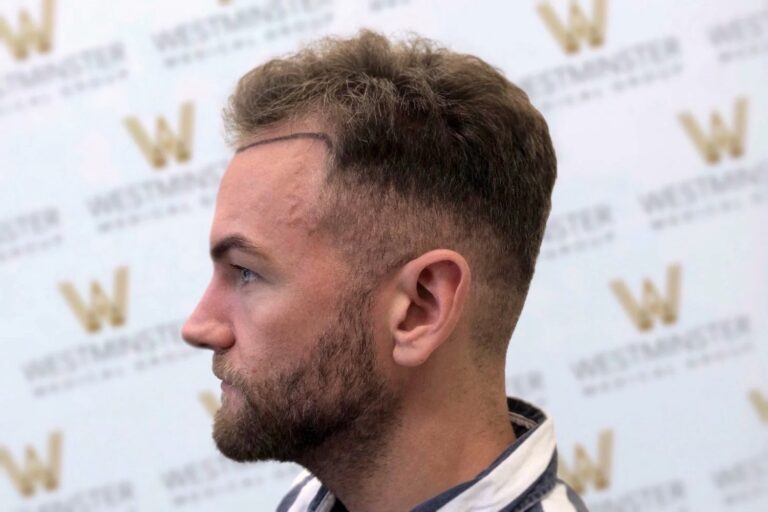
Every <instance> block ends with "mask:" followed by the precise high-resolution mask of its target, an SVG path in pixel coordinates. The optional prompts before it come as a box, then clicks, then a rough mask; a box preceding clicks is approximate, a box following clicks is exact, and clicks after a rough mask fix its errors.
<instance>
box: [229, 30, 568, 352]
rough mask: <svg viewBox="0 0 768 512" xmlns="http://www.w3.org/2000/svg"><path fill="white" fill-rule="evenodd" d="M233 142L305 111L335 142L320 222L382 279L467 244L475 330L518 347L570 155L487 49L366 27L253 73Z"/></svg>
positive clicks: (494, 342) (479, 336)
mask: <svg viewBox="0 0 768 512" xmlns="http://www.w3.org/2000/svg"><path fill="white" fill-rule="evenodd" d="M224 119H225V124H226V126H227V131H228V134H229V138H230V141H235V142H238V141H243V140H245V139H246V138H247V137H249V136H252V135H254V134H256V133H257V132H258V131H260V130H262V129H264V128H268V127H271V126H275V125H279V124H280V123H283V122H289V121H292V120H297V119H319V120H320V122H321V123H322V124H323V126H324V128H327V129H328V131H329V132H330V133H329V136H330V138H331V140H332V144H331V145H332V148H331V150H330V158H329V164H328V173H327V176H326V187H325V188H326V190H328V191H330V192H329V193H328V195H327V198H326V199H324V200H323V201H322V202H323V207H322V213H321V214H320V218H321V219H322V220H321V221H320V223H319V226H320V227H319V229H320V230H321V231H322V232H323V233H325V234H327V235H328V236H329V237H331V239H332V240H333V244H334V245H335V246H336V247H337V248H338V249H339V250H340V251H341V252H342V254H343V255H344V257H345V259H347V260H348V261H349V262H350V263H351V264H352V265H353V268H354V269H355V271H356V273H358V274H359V275H360V276H364V278H365V279H368V280H370V281H371V282H374V283H376V282H378V281H379V280H380V279H382V278H383V277H384V276H385V275H386V274H388V273H389V272H391V271H392V270H394V269H397V268H399V267H400V266H402V265H403V264H405V263H406V262H408V261H409V260H410V259H412V258H414V257H417V256H419V255H420V254H423V253H424V252H426V251H428V250H431V249H435V248H449V249H453V250H456V251H457V252H459V253H461V254H462V255H463V256H464V257H465V258H466V259H467V261H468V263H469V265H470V268H471V270H472V276H473V287H475V289H476V299H475V306H474V307H473V308H474V309H473V311H474V312H473V314H472V316H473V337H474V338H476V340H477V344H478V346H479V347H482V348H485V349H489V350H491V351H492V352H493V353H498V352H499V351H500V350H501V352H502V353H504V352H505V351H506V347H507V343H508V341H509V338H510V336H511V334H512V331H513V330H514V327H515V325H516V323H517V318H518V317H519V314H520V311H521V309H522V305H523V302H524V300H525V296H526V294H527V292H528V288H529V285H530V281H531V279H532V277H533V273H534V268H535V263H536V258H537V256H538V253H539V248H540V246H541V241H542V238H543V233H544V228H545V224H546V220H547V217H548V215H549V211H550V197H551V193H552V188H553V186H554V182H555V177H556V167H557V165H556V158H555V152H554V149H553V147H552V142H551V140H550V137H549V131H548V128H547V124H546V122H545V121H544V118H543V117H542V116H541V114H540V113H539V112H538V111H537V110H536V109H535V108H534V107H533V106H532V105H531V103H530V101H529V100H528V96H527V95H526V94H525V93H524V92H523V91H522V90H521V89H520V88H518V87H517V86H515V85H514V84H512V83H511V82H510V81H508V80H507V79H506V78H505V77H504V76H503V75H502V73H501V72H500V71H499V70H498V69H496V68H494V67H493V66H491V65H489V64H488V63H486V62H484V61H483V60H481V59H479V58H478V57H475V56H472V55H466V54H460V53H454V52H452V51H449V50H448V49H446V48H443V47H440V46H438V45H437V44H436V43H435V42H433V41H430V40H428V39H425V38H422V37H418V36H411V37H410V38H408V39H407V40H404V41H401V42H391V41H389V40H388V39H387V38H386V37H384V36H382V35H380V34H377V33H375V32H371V31H369V30H363V31H361V32H359V33H358V34H357V35H356V36H355V37H353V38H349V39H340V38H330V37H329V38H325V39H322V40H319V41H317V42H315V43H313V44H311V45H310V46H307V47H305V48H304V49H302V50H301V51H299V52H297V53H295V54H292V55H289V56H286V57H283V58H276V59H273V60H270V61H269V62H267V63H265V64H262V65H260V66H258V67H256V68H254V69H252V70H251V71H250V72H248V73H247V74H245V75H244V76H243V77H242V78H241V79H240V80H239V82H238V84H237V87H236V89H235V92H234V93H233V94H232V96H231V97H230V100H229V105H228V107H227V108H226V109H225V112H224Z"/></svg>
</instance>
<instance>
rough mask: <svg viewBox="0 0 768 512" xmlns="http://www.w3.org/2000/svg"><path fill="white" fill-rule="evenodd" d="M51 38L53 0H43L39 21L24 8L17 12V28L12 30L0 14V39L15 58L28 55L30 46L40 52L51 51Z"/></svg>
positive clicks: (21, 58) (20, 58)
mask: <svg viewBox="0 0 768 512" xmlns="http://www.w3.org/2000/svg"><path fill="white" fill-rule="evenodd" d="M52 39H53V0H43V13H42V15H41V16H40V22H39V23H38V22H36V21H35V20H33V19H32V16H30V15H29V13H28V12H27V11H26V10H22V11H21V12H20V13H19V24H18V29H17V30H15V31H14V30H13V29H12V28H11V25H10V24H9V23H8V21H7V20H6V19H5V18H4V17H2V16H0V40H3V41H5V44H7V45H8V49H9V50H10V51H11V55H13V57H14V58H15V59H16V60H24V59H26V58H27V57H28V56H29V50H30V48H32V49H35V50H37V51H38V52H40V53H47V52H49V51H51V46H52V44H51V41H52Z"/></svg>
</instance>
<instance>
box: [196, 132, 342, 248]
mask: <svg viewBox="0 0 768 512" xmlns="http://www.w3.org/2000/svg"><path fill="white" fill-rule="evenodd" d="M302 132H303V130H302ZM296 133H297V130H290V129H283V130H271V131H270V132H265V133H262V134H260V135H259V136H258V137H254V138H253V139H252V140H250V141H247V142H246V144H244V145H245V146H246V147H247V146H248V145H249V144H253V143H256V144H254V145H252V146H251V147H247V149H244V150H243V151H239V152H237V153H236V154H235V156H234V157H233V158H232V160H231V161H230V163H229V166H228V168H227V170H226V172H225V173H224V176H223V178H222V181H221V185H220V187H219V194H218V198H217V201H216V213H215V215H214V222H213V227H212V230H211V238H212V241H215V240H216V239H217V238H222V237H225V236H229V235H231V234H233V233H239V234H242V235H244V236H246V237H249V238H253V239H254V241H267V240H272V241H278V240H281V239H286V238H288V239H290V238H291V237H293V238H295V237H297V236H299V235H302V234H303V235H304V236H307V235H309V234H311V233H312V231H313V230H314V226H315V224H316V222H317V203H318V196H319V192H320V190H321V188H322V184H323V182H324V179H325V173H326V166H327V157H328V149H327V147H326V145H325V143H324V142H323V141H322V140H321V139H318V138H312V137H302V136H296V137H291V138H289V137H288V136H290V135H292V134H293V135H295V134H296Z"/></svg>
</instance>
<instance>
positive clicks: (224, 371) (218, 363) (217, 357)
mask: <svg viewBox="0 0 768 512" xmlns="http://www.w3.org/2000/svg"><path fill="white" fill-rule="evenodd" d="M212 371H213V374H214V375H215V376H216V377H217V378H218V379H219V380H222V381H224V382H226V383H227V384H230V385H232V386H238V385H240V383H241V381H242V379H241V378H240V375H238V374H237V373H236V372H235V371H234V370H233V369H232V367H231V366H230V365H229V363H228V362H227V361H226V360H225V359H224V356H223V355H221V354H213V369H212Z"/></svg>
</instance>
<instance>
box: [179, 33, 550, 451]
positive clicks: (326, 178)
mask: <svg viewBox="0 0 768 512" xmlns="http://www.w3.org/2000/svg"><path fill="white" fill-rule="evenodd" d="M226 114H227V115H226V119H227V121H228V127H229V130H230V135H231V140H232V142H233V143H234V145H235V147H236V148H237V152H236V154H235V156H234V158H233V159H232V162H231V163H230V166H229V168H228V169H227V172H226V173H225V176H224V178H223V180H222V184H221V188H220V190H219V196H218V199H217V206H216V214H215V216H214V222H213V227H212V230H211V244H212V251H211V252H212V256H213V258H214V262H215V264H214V275H213V278H212V280H211V283H210V285H209V287H208V289H207V290H206V293H205V295H204V296H203V298H202V299H201V301H200V304H199V305H198V307H197V309H196V310H195V312H194V313H193V314H192V316H191V317H190V319H189V320H188V322H187V324H186V325H185V327H184V337H185V339H187V340H188V341H189V342H190V343H193V344H195V345H199V346H206V347H209V348H212V349H213V350H214V351H215V354H214V371H215V372H216V374H217V375H218V376H219V377H220V378H222V379H223V380H224V381H225V382H226V383H228V385H225V392H224V399H223V404H222V410H221V411H219V413H218V414H217V418H216V425H215V430H214V437H215V439H216V441H217V444H218V445H219V447H220V449H221V450H222V452H223V453H225V454H226V455H228V456H230V457H232V458H235V459H239V460H256V459H266V458H277V459H279V460H301V459H302V457H306V456H307V454H308V453H310V452H311V451H312V450H313V449H314V448H317V447H321V446H323V444H325V443H329V442H332V441H333V440H334V438H336V439H338V438H342V437H343V438H344V439H345V440H346V441H352V442H346V443H345V446H346V447H348V449H353V448H354V446H355V442H357V443H358V444H360V445H361V444H362V443H363V441H364V440H370V441H373V440H377V439H378V440H379V441H381V437H383V436H385V435H386V433H387V431H388V430H389V429H390V428H391V426H392V425H393V424H394V423H395V422H396V421H397V418H398V412H399V411H401V410H402V409H403V408H404V407H407V406H406V405H405V404H406V403H407V401H408V398H409V397H411V396H413V395H414V394H415V393H420V394H422V395H423V394H425V393H426V394H429V393H432V394H433V396H432V397H433V398H434V397H437V396H439V395H440V393H439V392H438V391H437V390H438V389H439V388H441V387H447V388H451V387H453V388H460V387H461V386H462V385H463V384H464V382H463V381H462V377H466V376H468V375H469V374H473V375H475V376H477V377H478V379H476V380H480V381H481V380H482V376H483V375H484V374H485V373H490V370H489V369H492V370H493V372H498V370H499V369H501V372H502V373H503V366H504V356H505V353H506V345H507V342H508V340H509V337H510V335H511V333H512V330H513V329H514V325H515V323H516V321H517V318H518V316H519V313H520V310H521V308H522V304H523V301H524V298H525V295H526V293H527V290H528V286H529V283H530V280H531V277H532V275H533V270H534V264H535V260H536V256H537V254H538V250H539V246H540V243H541V239H542V236H543V230H544V225H545V222H546V218H547V215H548V213H549V207H550V195H551V190H552V187H553V184H554V179H555V156H554V151H553V149H552V145H551V142H550V140H549V135H548V131H547V127H546V124H545V122H544V120H543V119H542V118H541V116H540V114H539V113H538V112H537V111H536V110H535V109H534V108H533V107H532V106H531V105H530V103H529V102H528V99H527V97H526V95H525V94H524V93H523V92H522V91H521V90H519V89H518V88H517V87H515V86H514V85H512V84H511V83H509V82H508V81H507V80H506V79H504V78H503V76H502V75H501V74H500V73H499V72H498V71H496V70H495V69H494V68H492V67H491V66H489V65H488V64H486V63H484V62H482V61H481V60H479V59H477V58H475V57H472V56H467V55H460V54H455V53H451V52H449V51H447V50H444V49H440V48H437V47H435V46H434V45H433V44H432V43H430V42H428V41H426V40H423V39H414V40H412V41H410V42H408V43H401V44H397V45H393V44H391V43H389V42H388V41H387V40H386V39H385V38H383V37H382V36H379V35H377V34H374V33H371V32H362V33H361V34H360V35H358V36H357V37H356V38H353V39H349V40H332V39H328V40H324V41H321V42H320V43H318V44H316V45H314V46H312V47H310V48H307V49H305V50H303V51H301V52H299V53H298V54H295V55H292V56H289V57H287V58H283V59H276V60H272V61H270V62H268V63H266V64H264V65H261V66H259V67H257V68H255V69H253V70H252V71H251V72H249V73H248V74H246V75H245V76H244V77H243V78H242V79H241V80H240V82H239V83H238V86H237V89H236V91H235V93H234V94H233V95H232V97H231V99H230V105H229V109H228V110H227V113H226ZM262 253H266V256H265V255H264V254H262ZM449 374H450V378H449ZM416 382H418V385H415V384H414V383H416ZM379 444H381V443H380V442H379Z"/></svg>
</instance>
